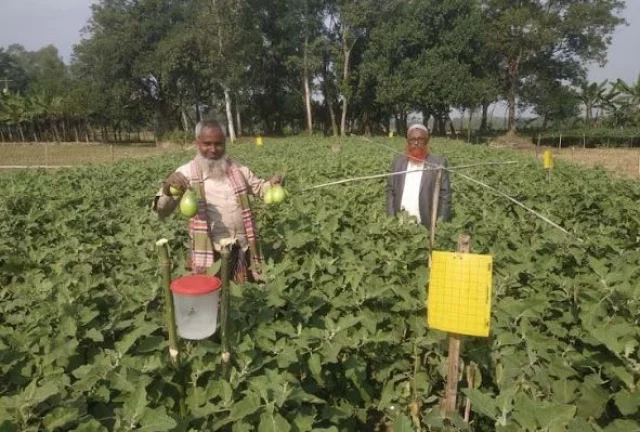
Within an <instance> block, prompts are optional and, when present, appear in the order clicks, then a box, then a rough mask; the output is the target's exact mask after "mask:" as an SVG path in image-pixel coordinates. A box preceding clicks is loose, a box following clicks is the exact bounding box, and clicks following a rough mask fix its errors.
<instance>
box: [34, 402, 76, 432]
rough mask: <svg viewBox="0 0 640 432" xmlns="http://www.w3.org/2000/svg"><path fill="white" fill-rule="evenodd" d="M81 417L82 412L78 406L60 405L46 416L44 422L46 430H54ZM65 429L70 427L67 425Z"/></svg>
mask: <svg viewBox="0 0 640 432" xmlns="http://www.w3.org/2000/svg"><path fill="white" fill-rule="evenodd" d="M80 417H81V413H80V410H79V409H78V408H74V407H58V408H55V409H54V410H53V411H51V412H50V413H48V414H47V415H46V416H45V418H44V421H43V423H44V427H45V428H46V430H48V431H53V430H55V429H57V428H62V427H64V426H67V425H69V424H70V423H73V422H76V421H78V419H79V418H80ZM65 429H69V427H68V426H67V427H66V428H65Z"/></svg>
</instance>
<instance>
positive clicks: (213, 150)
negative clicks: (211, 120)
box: [196, 128, 226, 160]
mask: <svg viewBox="0 0 640 432" xmlns="http://www.w3.org/2000/svg"><path fill="white" fill-rule="evenodd" d="M196 144H197V145H198V151H199V152H200V154H201V155H202V156H203V157H204V158H207V159H216V160H217V159H220V158H222V156H224V153H225V150H226V139H225V136H224V133H222V131H221V130H220V129H212V128H204V129H202V131H200V138H196Z"/></svg>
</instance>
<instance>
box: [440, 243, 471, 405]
mask: <svg viewBox="0 0 640 432" xmlns="http://www.w3.org/2000/svg"><path fill="white" fill-rule="evenodd" d="M470 244H471V236H469V235H468V234H460V235H459V236H458V248H457V252H458V253H469V251H470ZM461 345H462V337H461V335H459V334H457V333H449V351H448V360H447V387H446V390H445V399H444V404H443V406H442V411H443V415H444V416H445V417H449V416H450V415H451V414H452V413H454V412H455V410H456V402H457V397H458V371H459V369H460V350H461Z"/></svg>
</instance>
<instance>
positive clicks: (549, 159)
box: [543, 150, 553, 169]
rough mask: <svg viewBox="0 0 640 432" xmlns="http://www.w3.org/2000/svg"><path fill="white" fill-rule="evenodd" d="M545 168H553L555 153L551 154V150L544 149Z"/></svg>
mask: <svg viewBox="0 0 640 432" xmlns="http://www.w3.org/2000/svg"><path fill="white" fill-rule="evenodd" d="M543 159H544V168H545V169H551V168H553V155H552V154H551V150H545V151H544V156H543Z"/></svg>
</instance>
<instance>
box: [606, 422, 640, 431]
mask: <svg viewBox="0 0 640 432" xmlns="http://www.w3.org/2000/svg"><path fill="white" fill-rule="evenodd" d="M638 430H640V422H638V421H635V420H623V419H616V420H614V421H613V422H611V423H610V424H609V425H608V426H607V427H605V428H604V429H603V432H631V431H638Z"/></svg>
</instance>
